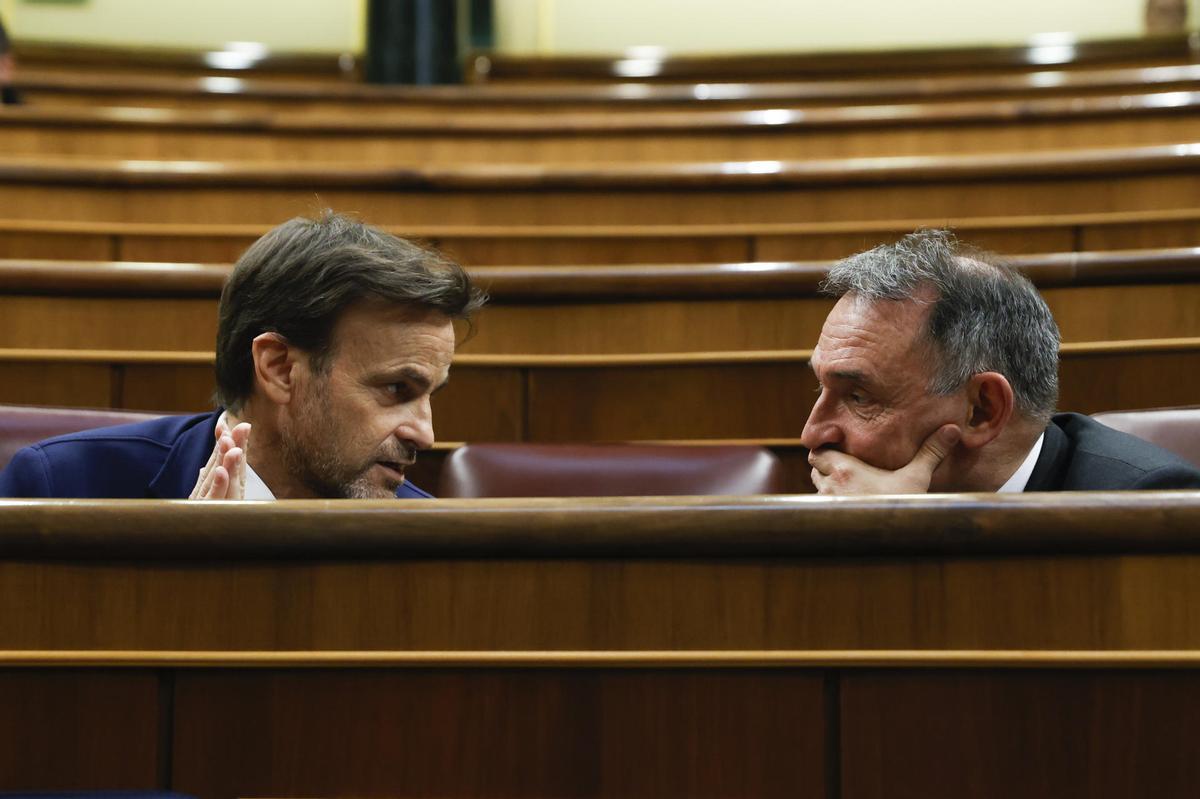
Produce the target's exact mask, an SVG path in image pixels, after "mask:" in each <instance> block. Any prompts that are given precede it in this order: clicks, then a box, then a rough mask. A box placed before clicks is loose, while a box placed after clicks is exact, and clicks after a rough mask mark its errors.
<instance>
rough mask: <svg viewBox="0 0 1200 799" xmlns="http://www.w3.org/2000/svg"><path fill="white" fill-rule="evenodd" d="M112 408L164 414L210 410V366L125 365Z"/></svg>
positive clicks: (212, 381)
mask: <svg viewBox="0 0 1200 799" xmlns="http://www.w3.org/2000/svg"><path fill="white" fill-rule="evenodd" d="M120 381H121V382H120V395H119V397H120V399H119V402H118V404H117V405H116V406H115V407H118V408H129V409H131V410H139V411H163V412H164V413H197V412H200V411H204V410H208V409H210V408H212V397H213V390H214V389H215V388H216V386H217V382H216V378H215V377H214V376H213V368H212V367H211V366H207V365H206V366H190V365H179V364H127V365H124V366H122V367H121V372H120Z"/></svg>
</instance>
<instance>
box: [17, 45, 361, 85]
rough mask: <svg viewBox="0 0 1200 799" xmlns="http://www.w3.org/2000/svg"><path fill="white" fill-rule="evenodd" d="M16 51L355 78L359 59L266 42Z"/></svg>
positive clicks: (31, 58)
mask: <svg viewBox="0 0 1200 799" xmlns="http://www.w3.org/2000/svg"><path fill="white" fill-rule="evenodd" d="M12 49H13V52H14V54H15V55H16V56H17V58H18V59H20V60H21V61H23V62H26V63H30V64H33V63H36V62H39V61H41V62H50V63H51V64H53V65H54V68H55V69H64V68H74V67H82V68H92V67H97V66H98V67H106V66H113V67H134V68H142V69H156V68H174V69H188V70H201V71H206V72H216V73H221V72H235V73H239V74H250V75H253V74H255V73H256V72H284V73H297V74H298V75H300V76H312V77H318V76H330V77H339V78H348V77H351V76H352V75H353V73H354V69H355V65H356V62H357V59H356V58H355V57H354V56H353V55H352V54H350V53H334V52H328V53H316V52H307V53H306V52H286V51H274V50H268V49H267V48H266V46H264V45H262V44H260V43H251V46H250V47H242V48H241V49H233V50H230V49H224V50H222V49H211V50H195V49H183V48H170V47H145V46H139V47H124V46H122V47H116V46H105V45H102V44H78V43H68V42H51V41H36V40H30V39H16V40H15V41H14V42H13V46H12Z"/></svg>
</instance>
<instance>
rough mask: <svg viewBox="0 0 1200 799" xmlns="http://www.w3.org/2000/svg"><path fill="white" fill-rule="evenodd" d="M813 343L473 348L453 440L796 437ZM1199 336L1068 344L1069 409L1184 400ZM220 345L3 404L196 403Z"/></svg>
mask: <svg viewBox="0 0 1200 799" xmlns="http://www.w3.org/2000/svg"><path fill="white" fill-rule="evenodd" d="M809 355H810V352H809V351H808V350H791V351H770V352H708V353H664V354H653V355H599V356H585V355H541V356H537V355H525V356H520V355H471V354H463V355H460V356H459V357H458V358H457V359H456V363H455V367H454V369H453V379H452V381H451V383H450V385H448V386H447V388H446V389H445V391H443V392H442V393H441V394H439V395H438V400H437V402H436V403H435V414H436V417H437V420H436V428H437V431H438V435H439V436H440V438H442V439H444V440H448V441H546V442H554V441H629V440H646V441H656V440H679V439H683V440H704V439H779V438H784V439H792V438H795V437H797V436H799V434H800V431H801V429H802V428H803V426H804V421H805V419H806V418H807V416H808V411H809V408H810V407H811V405H812V402H813V399H814V397H815V391H816V382H815V380H814V379H813V376H812V373H811V372H810V371H809V370H808V368H807V366H806V364H807V361H808V357H809ZM1198 357H1200V339H1197V338H1187V339H1163V340H1147V341H1122V342H1087V343H1068V344H1064V345H1063V347H1062V363H1061V367H1060V374H1061V382H1062V392H1061V398H1060V407H1061V408H1064V409H1068V410H1073V411H1079V412H1082V413H1093V412H1096V411H1101V410H1117V409H1134V408H1152V407H1163V406H1170V405H1185V404H1188V403H1191V402H1194V401H1195V398H1196V396H1200V371H1197V370H1196V368H1195V364H1196V361H1197V358H1198ZM212 360H213V356H212V354H211V353H208V352H147V351H102V350H42V349H29V350H23V349H4V350H0V402H11V403H19V404H30V405H64V406H68V407H113V408H129V409H154V410H160V411H194V410H196V409H202V408H205V407H207V405H208V402H209V397H210V396H211V393H212Z"/></svg>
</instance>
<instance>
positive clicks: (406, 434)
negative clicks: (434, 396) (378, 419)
mask: <svg viewBox="0 0 1200 799" xmlns="http://www.w3.org/2000/svg"><path fill="white" fill-rule="evenodd" d="M407 410H408V412H407V413H406V414H405V415H404V419H403V420H401V422H400V424H399V425H398V426H397V427H396V437H397V438H400V439H402V440H403V441H405V442H407V443H409V444H411V445H412V446H413V447H415V448H417V449H429V448H430V447H432V446H433V441H434V436H433V406H432V405H430V402H429V397H422V398H421V399H419V400H417V401H416V402H413V403H411V404H410V405H409V407H408V409H407Z"/></svg>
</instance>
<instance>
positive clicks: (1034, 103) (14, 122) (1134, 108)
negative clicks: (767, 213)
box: [0, 91, 1200, 138]
mask: <svg viewBox="0 0 1200 799" xmlns="http://www.w3.org/2000/svg"><path fill="white" fill-rule="evenodd" d="M1198 110H1200V92H1192V91H1163V92H1146V93H1125V94H1119V95H1111V96H1099V97H1072V98H1059V97H1051V98H1031V99H1026V100H1019V101H1018V100H992V101H975V102H961V101H960V102H926V103H907V104H895V103H893V104H886V105H860V106H848V107H834V108H764V109H757V110H737V111H721V110H709V109H705V108H701V109H700V110H688V111H687V112H684V113H681V112H679V111H671V112H653V111H633V112H629V111H625V112H620V111H616V112H610V113H606V114H596V113H594V112H580V113H563V114H554V115H546V114H534V113H526V112H520V111H517V112H508V113H496V114H472V115H464V116H458V117H451V118H448V119H447V118H444V117H443V118H432V117H419V116H398V115H395V114H387V113H384V114H377V115H373V116H347V115H344V114H343V115H335V114H328V113H296V112H288V111H275V112H271V111H240V110H231V109H217V110H193V109H186V110H185V109H171V108H149V107H121V106H115V107H74V106H46V105H43V106H36V105H31V106H14V107H12V108H8V109H5V111H4V113H0V127H36V128H39V129H44V128H55V127H69V128H78V127H80V126H87V127H88V128H118V129H132V130H152V131H158V130H195V131H202V132H207V133H246V134H252V133H253V134H274V135H288V136H299V135H312V136H321V135H333V134H337V135H369V134H377V135H383V134H388V135H393V136H403V135H409V136H428V135H436V136H439V137H443V138H454V137H457V136H471V135H474V136H488V137H489V138H495V137H500V136H506V135H507V136H520V137H522V138H529V137H533V138H547V137H552V136H563V135H579V134H591V135H613V136H624V135H628V134H633V133H641V134H654V133H658V134H676V135H681V136H692V135H697V134H702V133H714V132H723V133H729V134H735V135H736V134H739V133H745V134H751V133H763V132H776V133H779V132H785V131H808V130H817V129H824V128H831V129H842V128H879V127H924V126H933V125H955V126H958V125H963V124H967V123H973V124H1000V125H1013V124H1021V123H1024V122H1046V121H1051V120H1076V119H1078V120H1084V119H1096V118H1105V117H1124V116H1129V117H1133V116H1138V117H1144V116H1146V115H1148V114H1188V113H1195V112H1196V111H1198Z"/></svg>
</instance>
